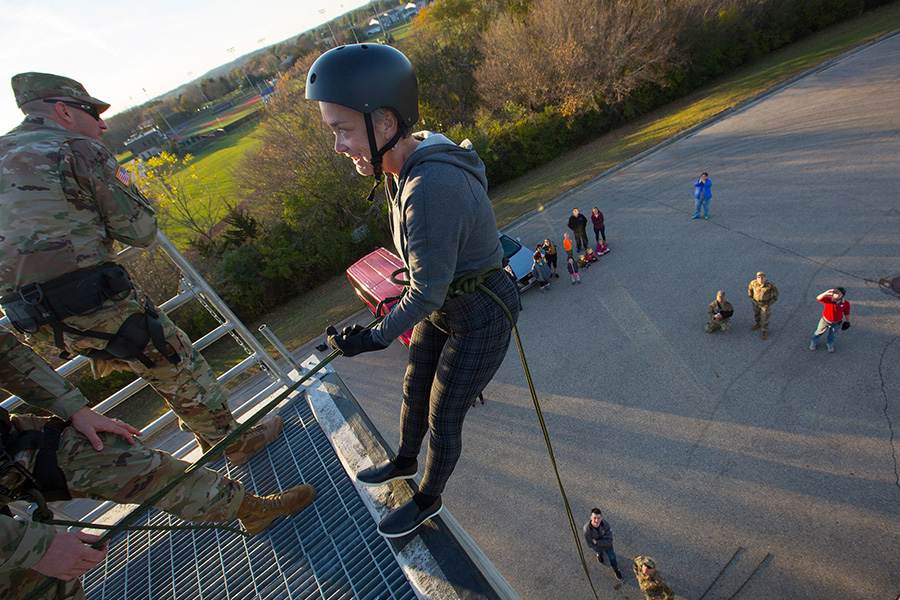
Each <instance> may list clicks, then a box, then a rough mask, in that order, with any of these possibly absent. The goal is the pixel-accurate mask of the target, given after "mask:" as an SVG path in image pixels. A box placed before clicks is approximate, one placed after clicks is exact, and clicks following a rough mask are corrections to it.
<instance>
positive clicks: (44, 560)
mask: <svg viewBox="0 0 900 600" xmlns="http://www.w3.org/2000/svg"><path fill="white" fill-rule="evenodd" d="M98 541H100V536H98V535H91V534H89V533H84V532H82V531H56V528H55V527H54V526H53V525H46V524H44V523H38V522H36V521H21V520H18V519H13V518H12V517H7V516H6V515H0V573H2V572H4V571H12V570H16V569H32V570H34V571H37V572H38V573H40V574H41V575H46V576H47V577H55V578H57V579H62V580H63V581H70V580H72V579H74V578H75V577H79V576H81V575H84V574H85V573H86V572H88V571H89V570H91V569H92V568H93V567H94V566H96V565H97V564H98V563H99V562H100V561H101V560H103V559H104V558H105V557H106V552H107V545H106V544H104V545H103V547H101V548H100V549H97V550H95V549H94V548H92V547H91V546H90V544H94V543H96V542H98Z"/></svg>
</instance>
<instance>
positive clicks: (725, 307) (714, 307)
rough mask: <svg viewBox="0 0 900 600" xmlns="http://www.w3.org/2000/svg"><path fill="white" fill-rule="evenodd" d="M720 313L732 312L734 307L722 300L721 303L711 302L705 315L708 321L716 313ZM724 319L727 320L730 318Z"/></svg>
mask: <svg viewBox="0 0 900 600" xmlns="http://www.w3.org/2000/svg"><path fill="white" fill-rule="evenodd" d="M720 312H734V307H733V306H732V305H731V302H729V301H728V300H722V301H721V302H719V301H718V300H713V301H712V302H710V303H709V306H707V307H706V314H707V315H709V318H710V319H712V318H713V317H715V316H716V313H720ZM725 318H726V319H729V318H731V317H725Z"/></svg>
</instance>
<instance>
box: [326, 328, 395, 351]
mask: <svg viewBox="0 0 900 600" xmlns="http://www.w3.org/2000/svg"><path fill="white" fill-rule="evenodd" d="M325 335H327V336H328V345H329V346H331V347H332V348H334V349H335V350H340V351H341V354H343V355H344V356H356V355H357V354H362V353H363V352H373V351H375V350H384V349H385V348H387V344H379V343H378V342H376V341H375V340H374V339H372V331H371V330H370V329H365V328H364V327H361V326H360V325H353V326H352V327H344V330H343V331H342V332H340V333H338V332H337V329H335V328H334V327H333V326H331V327H329V328H328V329H326V330H325Z"/></svg>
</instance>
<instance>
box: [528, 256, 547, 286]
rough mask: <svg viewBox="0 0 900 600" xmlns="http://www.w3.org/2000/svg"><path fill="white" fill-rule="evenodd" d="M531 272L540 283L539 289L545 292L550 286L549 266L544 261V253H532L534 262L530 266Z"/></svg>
mask: <svg viewBox="0 0 900 600" xmlns="http://www.w3.org/2000/svg"><path fill="white" fill-rule="evenodd" d="M531 274H532V276H533V277H534V278H535V280H537V282H538V283H539V284H540V285H541V291H542V292H546V291H547V288H548V287H550V277H551V275H550V267H548V266H547V263H546V262H544V255H543V254H541V253H540V252H535V253H534V264H533V265H532V266H531Z"/></svg>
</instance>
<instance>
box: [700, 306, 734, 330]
mask: <svg viewBox="0 0 900 600" xmlns="http://www.w3.org/2000/svg"><path fill="white" fill-rule="evenodd" d="M719 313H725V314H729V313H734V307H733V306H732V305H731V302H729V301H728V300H724V299H723V300H718V299H716V300H713V301H712V302H710V304H709V306H707V307H706V314H707V315H708V316H709V319H708V320H707V321H706V326H705V327H704V330H705V331H706V333H712V332H714V331H718V330H720V329H721V330H722V331H730V330H731V317H724V318H722V319H717V318H716V315H717V314H719Z"/></svg>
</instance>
